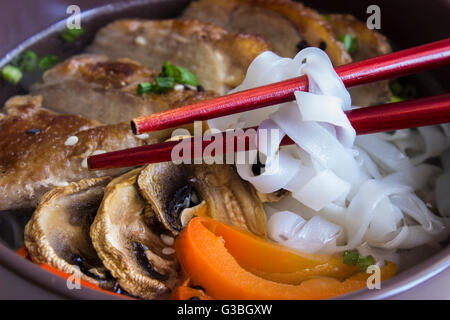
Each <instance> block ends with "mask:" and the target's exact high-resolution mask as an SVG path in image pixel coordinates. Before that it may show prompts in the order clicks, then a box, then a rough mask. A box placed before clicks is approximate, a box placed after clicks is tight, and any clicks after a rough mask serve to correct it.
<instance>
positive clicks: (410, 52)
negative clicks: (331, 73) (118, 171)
mask: <svg viewBox="0 0 450 320" xmlns="http://www.w3.org/2000/svg"><path fill="white" fill-rule="evenodd" d="M449 64H450V38H448V39H445V40H441V41H437V42H432V43H430V44H426V45H422V46H418V47H414V48H411V49H406V50H402V51H398V52H394V53H391V54H387V55H384V56H380V57H375V58H371V59H367V60H364V61H359V62H355V63H351V64H347V65H344V66H340V67H337V68H336V69H335V70H336V73H337V74H338V75H339V77H340V78H341V79H342V81H343V83H344V85H345V86H346V87H347V88H348V87H353V86H357V85H362V84H367V83H371V82H375V81H380V80H386V79H391V78H395V77H400V76H404V75H407V74H411V73H415V72H419V71H424V70H428V69H432V68H437V67H443V66H446V65H449ZM307 90H308V79H307V77H306V76H301V77H297V78H293V79H288V80H285V81H281V82H277V83H273V84H270V85H266V86H263V87H258V88H254V89H250V90H246V91H241V92H237V93H234V94H230V95H226V96H221V97H218V98H214V99H211V100H207V101H202V102H198V103H195V104H192V105H189V106H184V107H181V108H176V109H172V110H168V111H164V112H160V113H155V114H151V115H148V116H144V117H139V118H136V119H134V120H133V121H132V122H131V128H132V130H133V132H134V133H135V134H142V133H145V132H149V131H156V130H161V129H166V128H172V127H176V126H180V125H184V124H187V123H191V122H193V121H195V120H208V119H213V118H217V117H222V116H226V115H230V114H234V113H238V112H243V111H249V110H254V109H258V108H262V107H267V106H270V105H275V104H279V103H283V102H287V101H292V100H295V96H294V92H295V91H307ZM346 114H347V116H348V118H349V120H350V122H351V124H352V126H353V127H354V128H355V130H356V133H357V134H368V133H375V132H381V131H391V130H397V129H405V128H413V127H420V126H427V125H434V124H439V123H446V122H450V94H448V93H447V94H443V95H438V96H433V97H428V98H422V99H415V100H409V101H404V102H397V103H390V104H385V105H380V106H375V107H369V108H362V109H356V110H350V111H347V112H346ZM215 139H232V141H226V142H228V143H234V146H235V147H236V143H237V141H238V140H239V137H236V136H233V137H231V138H227V137H226V136H225V135H218V136H216V138H215ZM212 141H217V140H214V139H212V140H211V141H202V142H201V143H202V148H203V149H202V150H204V148H205V147H206V146H208V145H209V144H210V143H211V142H212ZM188 142H190V143H191V147H194V139H189V141H188ZM178 143H180V142H179V141H171V142H163V143H157V144H153V145H147V146H142V147H137V148H131V149H126V150H120V151H115V152H109V153H104V154H100V155H96V156H91V157H89V158H88V167H89V169H110V168H119V167H130V166H137V165H143V164H147V163H157V162H165V161H171V151H172V149H173V148H174V147H175V146H176V145H177V144H178ZM292 143H293V142H292V140H290V139H289V138H288V137H286V138H285V139H284V140H283V141H282V145H287V144H292ZM222 145H224V146H225V145H226V144H225V143H224V144H222ZM248 148H249V144H248V143H246V149H248ZM192 150H193V149H192ZM234 150H236V149H234ZM223 151H225V150H223ZM192 154H193V152H192Z"/></svg>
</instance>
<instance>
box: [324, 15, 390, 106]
mask: <svg viewBox="0 0 450 320" xmlns="http://www.w3.org/2000/svg"><path fill="white" fill-rule="evenodd" d="M329 18H330V19H329V21H330V23H331V25H332V27H333V32H334V35H335V37H336V38H340V37H341V36H342V35H345V34H350V35H352V36H353V37H356V39H357V41H358V49H357V50H356V51H355V52H354V53H353V54H352V58H353V60H355V61H359V60H364V59H368V58H372V57H376V56H380V55H383V54H387V53H390V52H391V51H392V49H391V46H390V45H389V43H388V41H387V39H386V37H384V36H383V35H382V34H380V33H378V32H376V31H374V30H370V29H368V28H367V26H366V24H365V23H362V22H361V21H359V20H357V19H356V18H355V17H354V16H352V15H349V14H331V15H329ZM349 91H350V93H351V95H352V100H353V101H352V102H353V104H354V105H358V106H370V105H375V104H379V103H385V102H386V101H388V100H389V98H390V97H391V91H390V90H389V85H388V81H380V82H376V83H372V84H368V85H364V86H360V87H355V88H351V89H350V90H349Z"/></svg>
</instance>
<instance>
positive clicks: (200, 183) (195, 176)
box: [138, 163, 266, 236]
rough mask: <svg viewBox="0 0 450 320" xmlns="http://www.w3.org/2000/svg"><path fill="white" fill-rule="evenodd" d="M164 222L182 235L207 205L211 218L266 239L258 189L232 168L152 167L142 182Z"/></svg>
mask: <svg viewBox="0 0 450 320" xmlns="http://www.w3.org/2000/svg"><path fill="white" fill-rule="evenodd" d="M138 185H139V189H140V191H141V194H142V195H143V197H144V198H145V199H146V200H147V201H148V202H149V203H150V204H151V206H152V208H153V210H154V211H155V213H156V215H157V217H158V219H159V220H160V221H161V223H162V224H163V225H164V226H165V227H166V228H167V229H168V230H170V231H171V232H172V234H173V235H178V234H179V233H180V232H181V230H182V229H183V228H184V227H185V226H186V225H187V223H188V222H189V220H190V219H191V218H192V217H193V216H195V215H197V212H198V211H199V210H200V209H201V208H202V207H203V206H205V205H206V210H205V211H206V213H205V214H207V215H209V216H211V217H213V218H214V219H217V220H219V221H222V222H224V223H228V224H230V225H233V226H236V227H239V228H242V229H245V230H248V231H251V232H253V233H254V234H257V235H260V236H265V234H266V220H265V212H264V208H263V206H262V202H261V200H260V199H259V197H258V195H257V193H256V191H255V189H254V188H253V187H252V186H251V185H250V184H249V183H247V182H246V181H244V180H242V179H241V178H240V177H239V175H238V174H237V172H236V171H235V169H234V167H233V166H231V165H220V164H215V165H195V164H194V165H184V164H182V165H175V164H173V163H159V164H151V165H148V166H146V167H145V169H144V170H143V171H142V172H141V174H140V175H139V179H138Z"/></svg>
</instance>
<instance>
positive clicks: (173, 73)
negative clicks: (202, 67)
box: [160, 61, 198, 87]
mask: <svg viewBox="0 0 450 320" xmlns="http://www.w3.org/2000/svg"><path fill="white" fill-rule="evenodd" d="M160 76H162V77H172V78H173V79H174V80H175V82H176V83H179V84H189V85H191V86H194V87H196V86H198V80H197V77H196V76H195V75H194V74H193V73H192V72H191V71H189V70H188V69H186V68H183V67H179V66H176V65H173V64H171V63H170V62H169V61H164V63H163V67H162V72H161V74H160Z"/></svg>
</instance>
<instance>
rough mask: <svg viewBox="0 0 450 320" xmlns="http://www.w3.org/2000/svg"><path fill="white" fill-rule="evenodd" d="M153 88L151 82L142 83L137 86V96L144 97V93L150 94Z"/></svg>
mask: <svg viewBox="0 0 450 320" xmlns="http://www.w3.org/2000/svg"><path fill="white" fill-rule="evenodd" d="M151 88H152V84H151V83H150V82H142V83H139V84H138V86H137V94H138V95H143V94H144V93H147V92H150V91H151Z"/></svg>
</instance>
